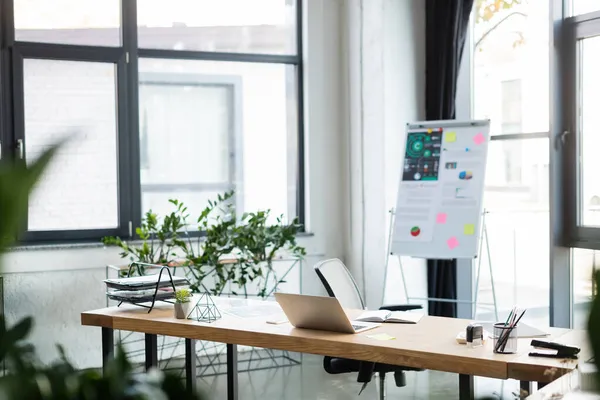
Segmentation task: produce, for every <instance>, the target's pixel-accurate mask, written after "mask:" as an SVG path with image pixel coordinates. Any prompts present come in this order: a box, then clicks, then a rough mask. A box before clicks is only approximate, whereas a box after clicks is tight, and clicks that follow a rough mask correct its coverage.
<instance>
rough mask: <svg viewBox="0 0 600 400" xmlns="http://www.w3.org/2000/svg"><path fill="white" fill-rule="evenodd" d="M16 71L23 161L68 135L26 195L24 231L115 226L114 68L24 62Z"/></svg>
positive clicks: (116, 164)
mask: <svg viewBox="0 0 600 400" xmlns="http://www.w3.org/2000/svg"><path fill="white" fill-rule="evenodd" d="M23 72H24V79H23V81H24V85H25V90H24V96H23V98H24V101H25V155H26V159H27V161H32V160H34V159H36V158H37V156H38V155H39V154H41V152H43V151H44V150H45V149H47V148H48V146H51V145H52V144H53V143H54V142H56V141H57V139H63V138H64V137H65V136H67V135H68V136H70V140H69V142H68V143H67V144H66V145H65V147H63V148H62V149H61V151H60V153H59V155H58V156H57V157H56V158H55V159H54V160H53V162H52V164H51V166H50V168H49V169H48V171H47V172H46V174H45V176H44V178H43V179H42V180H41V181H40V182H39V184H38V186H37V188H36V190H35V191H34V192H33V195H32V198H31V199H30V204H29V218H28V221H27V222H28V230H30V231H47V230H74V229H99V228H117V227H118V226H119V222H118V217H119V212H118V204H117V199H118V179H117V169H118V154H117V115H116V114H117V108H116V93H115V84H116V79H115V78H116V77H115V75H116V68H115V66H114V65H113V64H110V63H91V62H76V61H55V60H36V59H26V60H25V61H24V67H23ZM92 210H93V212H91V211H92Z"/></svg>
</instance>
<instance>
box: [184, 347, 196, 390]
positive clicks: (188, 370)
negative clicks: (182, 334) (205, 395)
mask: <svg viewBox="0 0 600 400" xmlns="http://www.w3.org/2000/svg"><path fill="white" fill-rule="evenodd" d="M185 385H186V387H187V390H188V391H189V392H191V393H195V392H196V341H195V340H194V339H185Z"/></svg>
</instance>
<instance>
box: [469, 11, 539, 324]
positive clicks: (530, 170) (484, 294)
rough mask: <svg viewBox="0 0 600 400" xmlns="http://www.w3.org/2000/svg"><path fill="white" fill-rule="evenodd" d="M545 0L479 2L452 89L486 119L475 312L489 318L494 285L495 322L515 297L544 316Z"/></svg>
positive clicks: (530, 316)
mask: <svg viewBox="0 0 600 400" xmlns="http://www.w3.org/2000/svg"><path fill="white" fill-rule="evenodd" d="M499 3H500V6H498V4H499ZM549 5H550V2H549V1H538V0H520V1H510V0H506V1H502V2H498V1H495V0H489V1H487V0H479V1H476V2H475V6H474V10H473V14H474V15H473V18H472V21H473V22H472V24H471V31H470V43H469V44H468V45H467V46H466V47H465V51H468V54H467V55H466V57H464V58H463V60H467V63H470V65H468V64H467V68H464V69H463V70H464V71H467V73H468V74H469V77H468V79H464V80H462V81H463V82H464V83H466V85H463V86H462V87H459V88H458V90H459V91H468V92H469V93H470V96H469V95H467V96H465V95H462V96H461V95H459V96H458V98H459V99H461V98H462V99H465V98H466V99H471V101H470V102H471V104H470V105H469V104H467V105H466V107H465V105H463V106H462V107H463V108H467V112H466V113H463V115H468V117H469V118H473V119H490V120H491V142H490V145H489V149H488V161H487V168H486V180H485V191H484V198H483V199H484V200H483V202H484V210H485V211H484V229H485V232H487V234H486V235H484V238H483V242H482V247H481V248H482V251H481V254H480V255H479V258H477V259H475V261H474V263H473V265H474V268H475V270H476V271H479V273H480V274H481V275H480V280H479V287H478V293H477V301H478V303H484V304H479V305H478V307H477V309H476V310H475V314H476V315H475V317H476V318H478V319H484V320H493V319H494V318H496V316H495V315H494V309H493V307H491V306H488V305H486V304H492V303H493V300H494V290H495V294H496V300H497V305H498V312H499V316H498V317H499V318H500V319H502V318H506V316H507V315H508V313H509V312H510V310H511V308H512V307H513V306H514V305H515V304H519V306H520V307H527V308H528V312H527V314H526V316H525V319H527V320H529V321H530V322H536V323H537V322H540V323H543V324H547V323H548V320H549V312H548V310H549V290H550V282H549V264H550V260H549V254H550V253H549V246H550V243H549V238H550V218H549V215H550V214H549V192H550V189H549V176H550V175H549V174H550V168H549V154H550V149H549V144H550V142H549V139H548V137H549V129H550V123H549V110H550V91H549V86H550V85H549V82H550V79H549V78H550V75H549V71H550V55H549V32H550V25H549ZM463 62H464V61H463ZM458 107H461V105H460V104H459V105H458ZM490 271H491V274H490Z"/></svg>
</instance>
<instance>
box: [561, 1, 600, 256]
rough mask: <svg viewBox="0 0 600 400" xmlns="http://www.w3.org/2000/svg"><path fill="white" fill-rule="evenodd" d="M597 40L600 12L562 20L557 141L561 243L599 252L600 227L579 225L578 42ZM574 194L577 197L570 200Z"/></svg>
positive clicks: (580, 165) (579, 66) (579, 74)
mask: <svg viewBox="0 0 600 400" xmlns="http://www.w3.org/2000/svg"><path fill="white" fill-rule="evenodd" d="M594 36H600V11H597V12H592V13H588V14H581V15H577V16H573V17H568V18H566V19H565V29H564V35H563V38H562V40H563V43H564V50H565V51H564V60H565V76H564V79H565V82H564V85H565V90H566V93H565V100H566V101H565V103H564V107H565V120H566V128H565V130H564V131H563V134H562V135H561V136H560V137H559V138H557V140H560V142H561V143H560V144H561V145H562V146H564V149H565V158H566V160H567V162H566V165H565V169H564V178H563V184H564V186H565V190H564V192H563V196H564V198H563V202H564V203H565V205H566V207H565V217H564V218H565V224H566V229H565V237H564V240H563V241H564V243H565V245H567V246H569V247H578V248H585V249H593V250H600V226H585V225H582V224H581V221H582V209H581V205H582V201H581V193H582V187H581V176H582V174H581V172H582V168H583V165H582V161H583V160H582V157H581V146H582V142H583V136H582V134H583V132H582V121H581V118H580V117H581V107H582V99H581V90H579V88H580V84H581V81H580V79H581V72H582V71H581V65H580V59H581V44H582V43H581V41H582V40H584V39H587V38H590V37H594ZM573 193H576V196H573Z"/></svg>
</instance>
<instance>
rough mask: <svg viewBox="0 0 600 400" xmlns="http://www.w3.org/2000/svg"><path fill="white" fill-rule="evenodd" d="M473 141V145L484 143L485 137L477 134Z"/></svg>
mask: <svg viewBox="0 0 600 400" xmlns="http://www.w3.org/2000/svg"><path fill="white" fill-rule="evenodd" d="M473 141H474V142H475V144H477V145H479V144H481V143H483V142H485V136H483V133H481V132H480V133H478V134H477V135H475V137H474V138H473Z"/></svg>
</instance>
